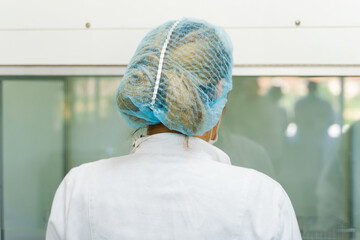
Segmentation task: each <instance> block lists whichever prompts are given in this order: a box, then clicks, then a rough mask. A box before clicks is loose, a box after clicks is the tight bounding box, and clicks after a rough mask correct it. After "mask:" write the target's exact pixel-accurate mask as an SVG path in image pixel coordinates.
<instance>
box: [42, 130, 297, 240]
mask: <svg viewBox="0 0 360 240" xmlns="http://www.w3.org/2000/svg"><path fill="white" fill-rule="evenodd" d="M46 239H47V240H59V239H67V240H77V239H79V240H80V239H81V240H84V239H86V240H87V239H91V240H94V239H109V240H112V239H116V240H118V239H128V240H132V239H134V240H135V239H136V240H143V239H144V240H145V239H149V240H150V239H151V240H155V239H156V240H165V239H166V240H169V239H174V240H176V239H181V240H184V239H187V240H191V239H207V240H209V239H210V240H211V239H219V240H220V239H221V240H225V239H226V240H228V239H242V240H247V239H249V240H252V239H261V240H267V239H268V240H270V239H272V240H277V239H279V240H280V239H281V240H299V239H301V236H300V232H299V228H298V224H297V220H296V217H295V213H294V210H293V207H292V205H291V202H290V200H289V198H288V196H287V194H286V193H285V191H284V190H283V188H282V187H281V186H280V185H279V184H278V183H277V182H276V181H274V180H272V179H271V178H270V177H268V176H266V175H264V174H262V173H259V172H257V171H255V170H251V169H247V168H241V167H235V166H231V164H230V159H229V157H228V156H227V155H226V154H225V153H224V152H223V151H221V150H220V149H218V148H216V147H215V146H213V145H211V144H209V143H207V142H205V141H203V140H201V139H199V138H196V137H190V138H189V142H188V146H187V143H186V139H185V137H184V136H183V135H181V134H175V133H161V134H155V135H152V136H149V137H145V138H141V139H139V140H138V141H137V142H136V146H135V148H134V150H133V151H132V153H131V154H129V155H126V156H121V157H115V158H110V159H104V160H100V161H96V162H92V163H87V164H83V165H81V166H79V167H76V168H73V169H72V170H71V171H70V172H69V173H68V174H67V175H66V177H65V178H64V180H63V181H62V183H61V184H60V186H59V188H58V190H57V191H56V194H55V198H54V201H53V205H52V209H51V214H50V219H49V222H48V228H47V233H46Z"/></svg>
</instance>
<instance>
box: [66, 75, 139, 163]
mask: <svg viewBox="0 0 360 240" xmlns="http://www.w3.org/2000/svg"><path fill="white" fill-rule="evenodd" d="M120 79H121V78H120V77H116V78H106V77H104V78H101V77H77V78H71V79H69V84H70V93H69V94H70V106H69V108H70V112H71V118H70V119H69V123H70V134H69V135H70V143H71V144H70V152H69V158H70V168H71V167H75V166H78V165H81V164H83V163H86V162H90V161H96V160H99V159H103V158H109V157H114V156H120V155H125V154H128V153H130V151H131V142H130V140H131V133H132V131H133V130H132V129H130V128H129V127H128V125H127V124H126V122H125V120H124V119H123V118H122V117H121V115H120V113H119V111H118V110H117V106H116V101H115V92H116V89H117V86H118V85H119V82H120Z"/></svg>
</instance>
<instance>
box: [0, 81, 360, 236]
mask: <svg viewBox="0 0 360 240" xmlns="http://www.w3.org/2000/svg"><path fill="white" fill-rule="evenodd" d="M40 79H41V80H40ZM120 79H121V77H59V78H56V79H50V78H49V79H46V78H44V77H39V78H36V77H35V78H34V77H32V78H31V79H24V78H12V79H9V78H2V80H1V79H0V81H1V82H2V91H1V95H2V96H1V99H0V101H1V104H2V115H1V118H2V119H1V121H2V126H1V132H0V133H1V137H2V142H3V143H2V146H1V149H2V150H1V159H2V163H3V170H2V174H3V180H2V181H3V186H4V189H3V202H2V209H3V213H4V214H3V220H4V221H3V226H2V227H3V229H4V230H5V239H6V240H7V239H19V240H21V239H43V238H44V237H43V234H44V231H45V227H46V221H47V217H48V214H49V210H50V206H51V200H52V197H53V194H54V193H55V190H56V188H57V186H58V184H59V183H60V181H61V179H62V178H63V176H64V174H65V173H66V171H68V170H69V169H71V168H72V167H75V166H78V165H81V164H83V163H86V162H90V161H96V160H99V159H102V158H109V157H113V156H119V155H124V154H128V153H129V152H130V151H131V145H132V144H131V143H132V142H131V141H132V133H133V131H134V129H130V128H129V127H128V125H127V124H126V122H125V120H124V119H123V118H122V117H121V115H120V113H119V112H118V111H117V107H116V102H115V92H116V89H117V86H118V83H119V82H120ZM233 80H234V87H233V91H232V92H231V93H230V96H229V102H228V105H227V107H226V110H225V114H224V118H223V121H222V123H221V127H220V134H219V141H218V142H217V146H218V147H220V148H221V149H223V150H224V151H225V152H226V153H227V154H228V155H229V156H230V158H231V161H232V164H233V165H237V166H241V167H248V168H253V169H256V170H258V171H260V172H263V173H265V174H267V175H269V176H271V177H272V178H274V179H276V180H277V181H278V182H280V184H281V185H282V186H283V187H284V188H285V190H286V191H287V193H288V194H289V197H290V198H291V200H292V203H293V205H294V208H295V211H296V214H297V217H298V221H299V224H300V227H301V231H302V234H303V238H304V239H351V237H357V238H356V239H360V234H355V232H354V231H355V230H354V229H357V230H358V229H360V191H359V190H358V189H360V174H359V173H360V164H359V163H360V78H356V77H316V78H309V77H234V78H233ZM29 236H30V237H29Z"/></svg>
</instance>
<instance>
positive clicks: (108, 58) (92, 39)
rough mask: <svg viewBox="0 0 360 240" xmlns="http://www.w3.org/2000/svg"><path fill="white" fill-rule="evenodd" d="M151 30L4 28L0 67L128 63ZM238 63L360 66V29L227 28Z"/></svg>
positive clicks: (1, 32)
mask: <svg viewBox="0 0 360 240" xmlns="http://www.w3.org/2000/svg"><path fill="white" fill-rule="evenodd" d="M146 32H147V30H91V29H90V30H81V31H72V30H67V31H0V39H1V40H0V41H1V44H0V56H1V57H0V64H1V65H27V64H31V65H49V64H50V65H53V64H55V65H69V64H70V65H71V64H75V65H126V64H127V63H128V62H129V60H130V58H131V56H132V55H133V53H134V51H135V49H136V46H137V45H138V43H139V42H140V40H141V38H142V37H143V36H144V35H145V33H146ZM228 32H229V34H230V36H231V38H232V41H233V43H234V61H235V65H246V64H252V65H254V64H255V65H256V64H261V65H264V64H265V65H272V64H298V65H299V64H300V65H301V64H322V65H323V64H325V65H326V64H352V65H353V64H360V47H359V44H358V43H359V42H360V28H359V29H350V28H335V29H329V28H324V29H312V28H308V29H292V30H290V29H281V28H280V29H229V30H228Z"/></svg>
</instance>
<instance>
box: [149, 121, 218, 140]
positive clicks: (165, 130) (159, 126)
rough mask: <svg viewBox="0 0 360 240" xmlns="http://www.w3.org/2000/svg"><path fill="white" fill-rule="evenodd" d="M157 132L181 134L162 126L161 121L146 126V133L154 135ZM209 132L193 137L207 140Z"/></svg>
mask: <svg viewBox="0 0 360 240" xmlns="http://www.w3.org/2000/svg"><path fill="white" fill-rule="evenodd" d="M157 133H179V134H182V133H181V132H179V131H175V130H171V129H169V128H167V127H166V126H164V125H163V124H161V123H159V124H156V125H149V126H148V129H147V135H154V134H157ZM210 134H211V133H210V131H208V132H206V133H205V134H204V135H202V136H194V137H198V138H201V139H203V140H204V141H209V139H210V137H211V136H210Z"/></svg>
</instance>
